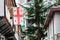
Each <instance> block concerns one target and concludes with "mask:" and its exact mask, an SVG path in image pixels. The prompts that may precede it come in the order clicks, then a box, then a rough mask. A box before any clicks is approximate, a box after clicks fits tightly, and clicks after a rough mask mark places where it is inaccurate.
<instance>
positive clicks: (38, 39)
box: [35, 0, 41, 40]
mask: <svg viewBox="0 0 60 40" xmlns="http://www.w3.org/2000/svg"><path fill="white" fill-rule="evenodd" d="M39 10H40V7H39V2H38V0H35V20H36V24H37V27H38V28H40V13H39ZM37 36H38V38H37V40H41V35H40V33H39V29H38V32H37Z"/></svg>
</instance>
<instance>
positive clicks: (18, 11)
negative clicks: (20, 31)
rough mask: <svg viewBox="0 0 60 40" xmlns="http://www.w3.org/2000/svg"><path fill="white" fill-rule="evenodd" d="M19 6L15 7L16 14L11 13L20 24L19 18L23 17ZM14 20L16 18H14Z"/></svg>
mask: <svg viewBox="0 0 60 40" xmlns="http://www.w3.org/2000/svg"><path fill="white" fill-rule="evenodd" d="M19 9H20V8H19V7H17V15H13V16H14V17H17V19H18V20H17V21H18V25H20V18H21V17H23V14H21V13H20V10H19ZM15 21H16V20H15Z"/></svg>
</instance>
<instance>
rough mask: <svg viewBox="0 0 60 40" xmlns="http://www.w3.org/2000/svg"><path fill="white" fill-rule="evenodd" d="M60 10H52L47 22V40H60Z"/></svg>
mask: <svg viewBox="0 0 60 40" xmlns="http://www.w3.org/2000/svg"><path fill="white" fill-rule="evenodd" d="M59 11H60V8H51V9H50V12H49V13H48V16H47V18H46V21H45V28H47V33H48V34H47V35H48V36H47V40H60V12H59Z"/></svg>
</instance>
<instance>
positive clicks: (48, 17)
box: [44, 8, 60, 28]
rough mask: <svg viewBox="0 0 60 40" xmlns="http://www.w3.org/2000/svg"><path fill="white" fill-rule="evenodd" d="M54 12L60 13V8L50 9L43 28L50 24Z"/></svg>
mask: <svg viewBox="0 0 60 40" xmlns="http://www.w3.org/2000/svg"><path fill="white" fill-rule="evenodd" d="M55 12H60V8H51V9H50V12H49V13H48V16H47V17H46V20H45V23H44V27H45V28H46V27H48V26H49V23H50V22H51V20H52V18H53V16H54V14H55Z"/></svg>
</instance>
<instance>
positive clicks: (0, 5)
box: [0, 0, 4, 16]
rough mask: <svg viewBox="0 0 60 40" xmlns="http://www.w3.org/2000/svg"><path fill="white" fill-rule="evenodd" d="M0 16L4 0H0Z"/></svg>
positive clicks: (2, 14)
mask: <svg viewBox="0 0 60 40" xmlns="http://www.w3.org/2000/svg"><path fill="white" fill-rule="evenodd" d="M0 16H4V0H0Z"/></svg>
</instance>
